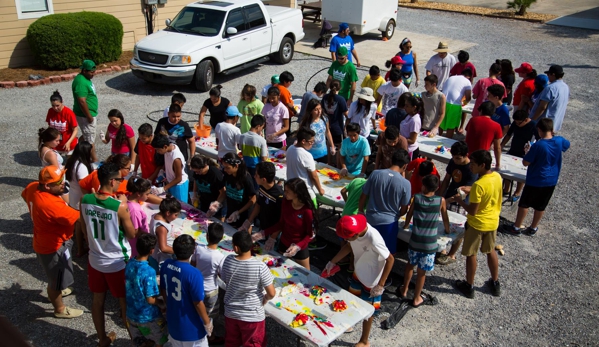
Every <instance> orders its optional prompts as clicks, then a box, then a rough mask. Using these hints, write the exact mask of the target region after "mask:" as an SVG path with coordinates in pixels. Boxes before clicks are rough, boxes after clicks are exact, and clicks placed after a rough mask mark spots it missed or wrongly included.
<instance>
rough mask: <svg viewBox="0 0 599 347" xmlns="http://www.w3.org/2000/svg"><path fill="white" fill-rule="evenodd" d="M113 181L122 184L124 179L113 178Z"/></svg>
mask: <svg viewBox="0 0 599 347" xmlns="http://www.w3.org/2000/svg"><path fill="white" fill-rule="evenodd" d="M113 180H115V181H119V182H123V181H124V180H125V179H124V178H123V177H119V178H113Z"/></svg>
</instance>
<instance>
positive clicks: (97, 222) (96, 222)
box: [91, 218, 106, 241]
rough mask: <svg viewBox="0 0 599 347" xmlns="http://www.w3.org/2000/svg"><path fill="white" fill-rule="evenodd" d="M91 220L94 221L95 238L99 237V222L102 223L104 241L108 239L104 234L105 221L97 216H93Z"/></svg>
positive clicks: (101, 231) (101, 232)
mask: <svg viewBox="0 0 599 347" xmlns="http://www.w3.org/2000/svg"><path fill="white" fill-rule="evenodd" d="M91 220H92V223H94V239H97V238H98V224H100V236H101V238H102V241H104V240H106V238H105V235H104V221H103V220H97V219H96V218H92V219H91Z"/></svg>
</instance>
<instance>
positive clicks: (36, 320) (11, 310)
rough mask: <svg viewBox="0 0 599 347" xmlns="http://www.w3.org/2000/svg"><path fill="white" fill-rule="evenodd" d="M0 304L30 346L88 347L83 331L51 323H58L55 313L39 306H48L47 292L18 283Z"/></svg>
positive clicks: (7, 292)
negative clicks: (24, 287)
mask: <svg viewBox="0 0 599 347" xmlns="http://www.w3.org/2000/svg"><path fill="white" fill-rule="evenodd" d="M0 301H1V304H0V312H2V314H3V315H6V317H7V318H8V320H9V321H10V322H11V323H12V324H14V325H15V326H16V327H17V328H18V329H19V330H20V331H21V333H23V335H25V336H26V338H27V340H28V341H29V342H30V343H31V345H33V346H89V342H90V341H89V338H88V337H87V336H86V334H85V333H84V332H82V331H79V330H75V329H70V328H66V327H63V326H60V325H58V324H52V323H51V321H53V320H56V319H55V318H53V317H54V315H53V313H52V310H51V309H45V308H44V307H41V306H40V305H39V304H37V303H38V302H44V303H48V299H47V298H46V297H45V292H43V291H40V290H26V289H23V288H22V287H21V286H20V285H19V284H13V285H12V287H10V288H8V289H7V290H4V291H2V292H1V294H0ZM90 319H91V318H90Z"/></svg>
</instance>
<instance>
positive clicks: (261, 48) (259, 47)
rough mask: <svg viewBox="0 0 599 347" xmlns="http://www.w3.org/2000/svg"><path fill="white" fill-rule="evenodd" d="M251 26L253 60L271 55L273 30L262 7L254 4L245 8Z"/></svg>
mask: <svg viewBox="0 0 599 347" xmlns="http://www.w3.org/2000/svg"><path fill="white" fill-rule="evenodd" d="M243 11H244V12H245V16H246V19H247V22H248V24H249V27H250V29H249V33H250V41H251V43H252V54H251V55H252V59H258V58H261V57H264V56H267V55H269V54H270V53H271V52H270V45H271V41H272V28H271V26H270V23H267V22H266V17H265V16H264V13H263V12H262V9H261V8H260V5H258V4H254V5H249V6H245V7H244V8H243Z"/></svg>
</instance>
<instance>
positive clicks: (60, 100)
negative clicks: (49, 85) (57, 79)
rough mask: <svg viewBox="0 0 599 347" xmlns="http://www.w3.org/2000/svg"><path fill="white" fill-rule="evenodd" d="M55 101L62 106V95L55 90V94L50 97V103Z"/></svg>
mask: <svg viewBox="0 0 599 347" xmlns="http://www.w3.org/2000/svg"><path fill="white" fill-rule="evenodd" d="M54 101H58V102H60V103H61V104H62V96H61V95H60V93H59V92H58V90H55V91H54V93H52V95H51V96H50V102H54Z"/></svg>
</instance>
